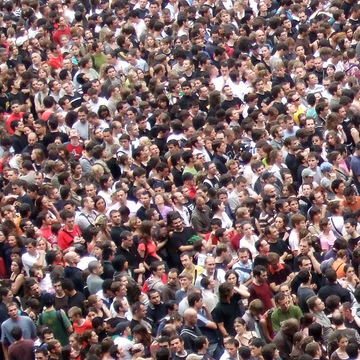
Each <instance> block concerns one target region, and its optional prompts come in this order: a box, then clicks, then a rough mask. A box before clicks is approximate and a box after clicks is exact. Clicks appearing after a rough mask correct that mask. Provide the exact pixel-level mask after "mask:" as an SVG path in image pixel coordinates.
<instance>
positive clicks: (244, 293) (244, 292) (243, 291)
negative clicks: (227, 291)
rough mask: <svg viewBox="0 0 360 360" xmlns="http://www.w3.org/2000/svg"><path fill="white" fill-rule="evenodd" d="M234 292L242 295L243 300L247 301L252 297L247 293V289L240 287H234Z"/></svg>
mask: <svg viewBox="0 0 360 360" xmlns="http://www.w3.org/2000/svg"><path fill="white" fill-rule="evenodd" d="M234 291H236V292H237V293H238V294H240V295H241V296H242V297H243V298H245V299H247V298H249V297H250V293H249V292H248V291H247V289H246V288H245V287H244V286H242V285H240V286H239V287H237V286H234Z"/></svg>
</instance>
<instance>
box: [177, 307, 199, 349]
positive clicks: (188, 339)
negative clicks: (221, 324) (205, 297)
mask: <svg viewBox="0 0 360 360" xmlns="http://www.w3.org/2000/svg"><path fill="white" fill-rule="evenodd" d="M184 320H185V324H184V327H183V328H182V330H181V333H180V336H181V337H182V338H183V339H184V347H185V349H186V350H189V351H192V352H196V350H197V349H196V345H195V339H196V338H197V337H198V336H201V335H202V333H201V331H200V329H199V327H198V326H197V325H196V324H197V321H198V316H197V312H196V310H195V309H191V308H190V309H186V310H185V313H184Z"/></svg>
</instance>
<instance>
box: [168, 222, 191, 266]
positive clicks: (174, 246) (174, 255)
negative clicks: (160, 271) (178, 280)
mask: <svg viewBox="0 0 360 360" xmlns="http://www.w3.org/2000/svg"><path fill="white" fill-rule="evenodd" d="M193 235H196V232H195V230H194V229H193V228H191V227H184V229H183V231H182V232H175V231H174V232H173V234H172V235H171V237H170V239H169V241H168V242H167V244H166V250H167V253H168V254H170V257H169V261H170V263H171V265H170V264H169V267H176V268H178V269H180V268H181V269H182V268H183V266H182V264H181V261H180V253H181V251H180V250H179V248H180V247H181V246H185V245H188V240H189V239H190V238H191V237H192V236H193Z"/></svg>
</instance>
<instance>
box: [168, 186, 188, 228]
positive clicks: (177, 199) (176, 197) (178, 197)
mask: <svg viewBox="0 0 360 360" xmlns="http://www.w3.org/2000/svg"><path fill="white" fill-rule="evenodd" d="M171 199H172V202H173V208H174V210H175V211H177V212H178V213H179V214H180V216H181V219H182V221H183V223H184V225H185V226H186V227H189V226H190V213H189V210H188V208H187V207H186V206H184V204H185V203H186V200H185V198H184V195H183V194H182V193H181V192H180V191H177V192H175V193H174V194H172V196H171Z"/></svg>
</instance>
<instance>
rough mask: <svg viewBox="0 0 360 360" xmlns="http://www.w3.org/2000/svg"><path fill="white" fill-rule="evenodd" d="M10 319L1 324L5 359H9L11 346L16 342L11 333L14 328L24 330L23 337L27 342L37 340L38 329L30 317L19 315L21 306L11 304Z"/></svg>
mask: <svg viewBox="0 0 360 360" xmlns="http://www.w3.org/2000/svg"><path fill="white" fill-rule="evenodd" d="M6 308H7V311H8V314H9V319H7V320H6V321H4V322H3V323H2V324H1V343H2V349H3V352H4V356H5V358H8V349H9V346H10V345H12V344H14V343H15V342H16V339H15V338H14V336H13V335H12V333H11V330H12V329H13V328H14V326H18V327H20V328H21V330H22V337H23V339H25V340H36V337H37V336H36V327H35V324H34V322H33V321H32V320H31V318H30V317H28V316H23V315H19V305H18V304H17V303H15V302H11V303H9V304H8V305H7V307H6ZM15 336H17V334H15Z"/></svg>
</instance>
